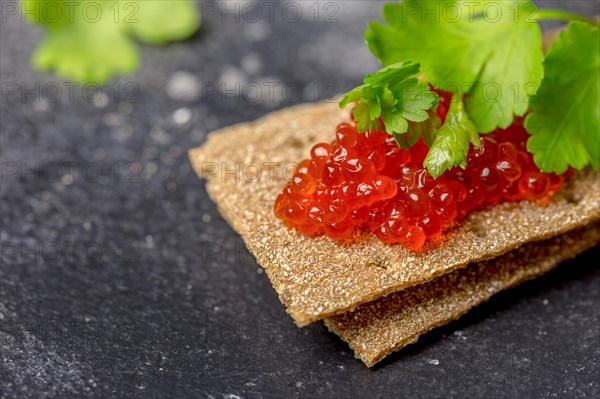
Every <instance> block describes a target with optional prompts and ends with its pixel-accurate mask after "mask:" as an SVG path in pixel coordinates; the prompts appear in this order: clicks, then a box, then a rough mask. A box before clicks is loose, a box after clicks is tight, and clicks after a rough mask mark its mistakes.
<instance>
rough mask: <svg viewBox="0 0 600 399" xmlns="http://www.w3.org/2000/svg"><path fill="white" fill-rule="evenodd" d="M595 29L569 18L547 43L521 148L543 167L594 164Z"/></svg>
mask: <svg viewBox="0 0 600 399" xmlns="http://www.w3.org/2000/svg"><path fill="white" fill-rule="evenodd" d="M599 48H600V28H598V27H593V26H591V25H589V24H586V23H583V22H571V23H570V25H569V27H568V29H567V30H565V31H563V32H561V33H560V35H559V37H558V39H557V40H556V41H555V42H554V43H553V44H552V45H551V46H550V49H549V50H548V54H547V56H546V59H545V60H544V67H545V69H546V75H545V77H544V80H543V81H542V84H541V86H540V88H539V90H538V92H537V93H536V95H535V97H534V98H533V99H532V101H531V108H532V113H531V114H529V116H528V117H527V119H526V122H525V125H526V128H527V131H528V132H529V133H530V134H531V138H530V139H529V141H528V143H527V149H528V150H529V151H531V152H532V153H533V154H534V155H533V158H534V161H535V163H536V164H537V166H538V167H539V168H540V169H541V170H542V171H544V172H556V173H562V172H564V171H565V170H566V169H567V167H568V166H569V165H570V166H573V167H574V168H576V169H582V168H583V167H584V166H586V165H588V164H589V163H591V164H592V166H594V167H596V168H597V167H599V166H600V126H599V125H598V121H599V120H600V102H599V98H600V97H599V91H600V53H599V52H598V49H599Z"/></svg>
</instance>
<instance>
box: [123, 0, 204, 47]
mask: <svg viewBox="0 0 600 399" xmlns="http://www.w3.org/2000/svg"><path fill="white" fill-rule="evenodd" d="M128 1H129V0H128ZM137 3H138V4H139V12H138V13H137V15H136V16H135V19H137V20H138V21H139V22H137V23H132V24H129V27H130V31H131V32H133V34H134V35H135V36H136V37H137V38H138V39H140V40H142V41H144V42H146V43H150V44H166V43H168V42H172V41H175V40H184V39H187V38H189V37H190V36H192V35H193V34H194V33H195V32H196V30H198V26H200V16H199V14H198V11H197V10H196V7H195V6H194V4H193V3H192V2H191V1H189V0H183V1H182V0H175V1H174V0H168V1H165V0H163V1H157V0H137Z"/></svg>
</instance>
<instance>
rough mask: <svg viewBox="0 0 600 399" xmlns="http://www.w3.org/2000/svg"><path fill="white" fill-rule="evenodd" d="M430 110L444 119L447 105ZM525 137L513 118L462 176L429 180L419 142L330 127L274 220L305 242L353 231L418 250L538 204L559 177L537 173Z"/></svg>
mask: <svg viewBox="0 0 600 399" xmlns="http://www.w3.org/2000/svg"><path fill="white" fill-rule="evenodd" d="M441 99H442V101H441V102H440V106H439V107H438V114H439V116H440V117H441V118H442V119H444V118H445V116H446V115H445V113H446V112H447V106H446V104H445V102H446V101H444V100H447V99H446V98H444V97H442V98H441ZM528 137H529V136H528V133H527V132H526V131H525V128H524V127H523V125H522V120H521V119H519V118H517V119H515V122H514V123H513V125H512V126H510V127H509V128H508V129H497V130H496V131H494V132H492V133H489V134H485V135H482V136H481V146H479V147H474V146H471V148H470V149H469V153H468V159H467V165H468V167H467V169H461V168H452V169H450V170H448V171H446V172H445V173H444V174H443V175H442V176H440V177H439V178H437V179H434V178H433V177H432V176H431V175H430V174H429V173H428V172H427V170H426V169H425V168H424V167H423V160H424V159H425V156H426V154H427V151H428V147H427V146H426V145H425V143H424V142H423V141H422V140H420V141H419V142H417V144H415V145H414V146H412V147H411V148H410V150H406V149H402V148H399V147H398V145H397V144H396V142H395V141H394V138H393V137H392V136H390V135H388V134H387V133H385V132H383V131H368V132H366V133H359V132H358V131H357V129H356V126H355V125H354V124H351V123H342V124H340V125H339V126H338V127H337V131H336V140H335V141H334V142H333V143H331V144H327V143H319V144H316V145H315V146H314V147H313V148H312V150H311V159H310V160H305V161H303V162H301V163H300V164H299V165H298V167H297V168H296V172H295V174H294V177H293V178H292V180H291V181H290V182H289V183H288V184H287V185H286V187H285V188H284V190H283V192H282V193H281V194H280V195H279V196H278V197H277V200H276V202H275V215H276V216H277V217H278V218H280V219H282V220H283V221H284V222H285V224H286V225H288V226H290V227H294V228H296V229H298V230H300V231H301V232H303V233H305V234H308V235H310V236H318V235H323V234H325V235H327V236H328V237H330V238H332V239H335V240H343V239H346V238H349V237H350V236H352V235H353V234H354V233H355V232H356V231H358V230H367V231H371V232H373V233H374V234H375V235H376V236H377V237H378V238H379V239H380V240H381V241H383V242H385V243H388V244H396V243H400V244H402V245H404V246H405V247H406V248H408V249H410V250H418V249H419V248H421V247H422V246H423V245H424V244H425V242H426V241H427V240H430V239H434V238H437V237H440V236H441V235H442V234H443V232H444V231H446V230H448V229H449V228H451V227H453V226H455V225H456V224H457V223H458V222H460V221H461V220H463V219H464V218H465V217H466V216H467V215H468V214H469V213H470V212H472V211H475V210H478V209H482V208H485V207H486V206H489V205H495V204H498V203H500V202H505V201H520V200H529V201H536V202H538V203H546V202H548V201H549V200H550V198H551V197H552V195H553V194H554V193H555V192H556V191H557V190H558V189H559V188H560V187H561V185H562V183H563V181H564V177H565V175H564V174H563V175H556V174H548V173H543V172H541V171H540V170H539V169H538V168H537V166H536V165H535V164H534V162H533V157H532V155H531V154H530V153H528V152H527V149H526V142H527V139H528Z"/></svg>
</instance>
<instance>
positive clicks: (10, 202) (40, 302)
mask: <svg viewBox="0 0 600 399" xmlns="http://www.w3.org/2000/svg"><path fill="white" fill-rule="evenodd" d="M8 3H10V2H4V1H3V2H2V6H3V7H4V6H6V4H8ZM288 3H289V2H288ZM288 3H275V7H279V8H275V10H276V13H275V17H274V21H269V15H268V13H267V12H268V9H267V7H268V6H265V5H264V4H263V5H262V6H261V9H262V11H263V12H264V14H263V15H262V17H260V18H258V19H257V18H256V14H252V13H251V12H252V10H251V9H250V8H245V9H244V7H246V4H248V3H247V2H241V3H236V2H228V5H227V6H226V5H225V4H224V3H205V4H204V6H203V7H204V9H205V12H206V13H207V14H211V15H207V16H206V21H205V24H204V26H203V28H202V31H201V32H200V34H198V35H197V36H196V37H194V38H193V39H192V40H190V41H187V42H185V43H176V44H172V45H169V46H168V47H164V48H153V47H143V50H142V53H143V58H144V64H143V67H142V69H141V70H140V71H139V72H138V73H137V74H135V75H134V76H130V77H125V78H120V79H119V80H117V83H116V84H117V85H118V86H115V85H110V86H107V87H105V88H103V89H102V92H103V93H104V96H102V97H101V98H100V99H98V100H96V101H89V100H86V99H85V97H84V96H83V95H82V92H81V90H80V89H78V90H75V91H74V96H73V97H72V98H69V96H68V92H67V89H68V87H67V86H66V85H65V83H64V82H63V81H62V80H58V79H57V78H56V77H54V76H53V75H51V74H40V73H36V72H33V71H31V69H30V68H29V66H28V57H29V54H30V53H31V51H32V50H33V48H34V47H35V44H36V43H37V42H38V41H39V40H40V39H41V38H42V36H43V33H42V31H41V30H40V29H39V28H37V27H33V26H30V25H26V24H23V23H21V22H20V21H19V19H18V18H15V17H13V16H8V17H7V18H6V20H3V21H2V32H1V33H2V34H1V38H0V46H1V53H0V54H1V57H0V68H1V75H2V95H3V97H2V103H1V105H2V110H1V111H2V112H1V118H0V130H1V140H2V141H1V145H0V157H1V165H2V175H1V179H2V180H1V212H0V221H1V228H0V238H1V240H2V264H1V269H0V270H1V275H0V277H1V279H0V288H1V301H0V347H1V351H2V364H1V365H0V383H1V386H0V390H1V393H0V396H1V397H3V398H20V397H24V398H35V397H83V396H91V397H140V398H153V397H207V398H230V399H235V398H261V397H265V398H268V397H302V398H304V397H327V398H338V397H339V398H347V397H366V398H370V397H424V398H425V397H426V398H434V397H440V398H446V397H493V398H496V397H510V398H514V397H528V398H546V397H569V398H573V397H598V396H600V388H599V382H598V375H599V371H600V370H599V366H598V365H599V364H600V338H599V335H600V333H599V327H598V326H599V325H600V314H599V310H598V309H599V307H598V306H599V297H600V286H599V282H600V272H599V271H598V270H597V269H596V268H595V267H594V264H595V262H594V259H597V258H598V256H600V252H599V250H598V248H596V249H594V250H591V251H589V252H588V253H586V254H584V255H582V256H580V257H578V258H577V259H575V260H573V261H570V262H567V263H565V264H564V265H563V266H561V267H560V268H559V269H558V270H556V271H555V272H552V273H550V274H548V275H547V276H545V277H543V278H540V279H538V280H536V281H534V282H530V283H528V284H525V285H523V286H521V287H519V288H517V289H513V290H511V291H509V292H506V293H503V294H501V295H498V296H497V297H495V298H494V299H493V300H492V301H490V302H489V303H487V304H485V305H483V306H481V307H479V308H478V309H476V310H475V311H474V312H472V313H471V314H469V315H468V316H466V317H464V318H462V319H461V320H459V321H457V322H454V323H452V324H450V325H449V326H446V327H444V328H441V329H438V330H436V331H434V332H432V333H429V334H427V335H426V336H425V337H423V338H422V339H421V340H420V341H419V342H418V343H417V344H415V345H412V346H410V347H408V348H406V349H405V350H403V351H401V352H400V353H398V354H396V355H394V356H392V357H390V358H389V359H387V360H386V361H384V362H383V363H382V364H381V365H379V366H378V367H376V368H374V369H367V368H366V367H364V365H363V364H362V363H361V362H359V361H357V360H355V359H354V358H353V355H352V352H351V351H350V350H349V349H348V348H347V346H346V345H345V344H344V343H342V342H341V341H340V340H339V339H337V338H336V337H335V336H333V335H331V334H329V333H328V332H327V331H326V330H325V328H324V327H323V326H322V325H320V324H316V325H312V326H309V327H307V328H305V329H301V330H300V329H298V328H296V327H295V325H294V324H293V323H292V321H291V319H290V318H289V317H288V316H287V315H286V313H285V311H284V309H283V306H282V305H281V304H280V303H279V301H278V299H277V296H276V294H275V292H274V290H273V289H272V288H271V286H270V283H269V281H268V279H267V278H266V276H265V275H264V274H262V273H260V268H259V266H258V265H257V263H256V262H255V260H254V259H253V257H252V256H251V255H250V254H249V253H248V251H247V250H246V249H245V248H244V246H243V243H242V241H241V239H240V238H239V237H238V236H237V235H236V234H235V233H234V232H233V230H232V229H231V228H230V227H229V226H228V225H227V224H226V223H225V221H224V220H223V219H222V218H221V217H220V216H219V214H218V212H217V210H216V207H215V205H214V204H213V203H212V202H211V201H210V200H209V198H208V196H207V194H206V191H205V189H204V185H203V183H202V182H201V181H199V180H198V179H197V178H196V176H195V175H194V174H193V172H192V170H191V167H190V164H189V162H188V160H187V158H186V154H185V151H186V150H187V149H188V148H190V147H193V146H197V145H199V144H200V143H202V142H203V140H204V139H205V135H206V133H207V131H209V130H212V129H214V128H218V127H222V126H226V125H229V124H232V123H235V122H240V121H245V120H250V119H254V118H257V117H259V116H261V115H264V114H265V113H267V112H269V111H270V110H272V109H276V108H282V107H285V106H287V105H291V104H293V103H299V102H310V101H314V100H315V99H316V98H323V97H326V96H328V95H330V94H332V92H333V91H336V92H343V91H345V90H348V89H349V88H351V87H352V86H353V85H356V84H357V83H358V82H359V81H360V79H361V78H362V76H363V75H364V74H365V73H366V72H370V71H373V70H375V69H376V67H377V63H376V62H375V61H374V59H373V58H372V57H371V56H370V55H369V53H368V51H367V50H366V47H365V46H364V45H363V44H362V31H363V29H364V27H365V24H366V21H367V20H368V19H370V18H376V17H377V16H378V15H379V12H380V8H381V3H377V2H369V3H367V2H366V1H365V2H363V1H360V2H359V1H348V2H340V3H325V2H322V3H318V4H317V5H316V6H314V5H313V3H312V2H304V3H302V4H303V8H302V11H303V14H304V17H303V18H302V19H301V20H299V21H297V22H292V20H293V19H294V18H295V17H294V14H293V11H294V10H295V8H289V7H294V6H289V7H288V9H287V11H288V12H289V13H288V14H287V18H283V17H282V14H281V10H283V7H285V6H286V4H288ZM557 3H559V5H563V6H565V4H564V3H569V4H567V5H566V7H569V8H570V9H574V10H578V11H580V12H584V13H586V14H588V15H592V14H596V13H598V3H597V2H595V1H584V2H557ZM560 3H563V4H560ZM236 4H237V6H236ZM254 4H257V3H254ZM258 4H259V6H260V5H261V4H262V3H258ZM291 4H294V5H299V4H301V3H300V2H295V3H291ZM212 6H215V7H216V8H211V7H212ZM311 6H313V8H312V9H310V8H309V7H311ZM224 7H229V8H228V10H235V7H238V10H240V11H241V16H239V17H236V16H235V15H233V14H227V13H224V10H225V8H224ZM315 7H316V8H315ZM3 9H4V8H3ZM215 9H216V10H217V11H218V12H220V14H219V13H215V14H212V13H213V10H215ZM315 9H318V10H319V14H318V15H317V16H316V21H315V13H314V10H315ZM277 10H280V11H277ZM331 12H335V14H334V15H333V16H332V18H333V19H336V20H337V22H335V21H329V22H330V23H326V21H325V18H326V17H327V16H328V15H329V14H330V13H331ZM3 15H4V14H3ZM236 19H237V20H236ZM178 72H185V73H187V74H188V75H181V73H178ZM182 76H183V78H182ZM186 76H187V78H186ZM186 79H187V80H186ZM190 80H191V82H190ZM36 82H39V84H40V86H38V87H37V88H36V86H35V85H36ZM236 82H241V85H240V86H239V89H237V93H240V92H242V91H244V90H246V93H245V94H246V97H245V98H244V97H243V96H236V95H235V94H232V93H233V92H230V94H228V95H227V96H225V97H223V96H222V95H221V94H215V93H214V92H213V91H214V90H213V88H214V87H215V85H220V84H221V83H225V87H224V88H225V89H228V90H230V91H231V90H234V91H236V87H235V83H236ZM252 82H256V83H257V85H254V86H253V87H254V89H256V87H259V88H260V90H261V91H262V92H261V93H259V94H261V98H260V100H258V99H256V97H257V92H256V91H254V92H251V91H250V90H252V87H251V86H252ZM270 82H277V83H279V84H280V86H274V84H275V83H270ZM7 83H9V84H12V83H16V84H18V85H20V86H19V93H17V95H9V94H8V86H7V85H6V84H7ZM194 83H195V84H197V86H199V90H198V91H197V92H194V90H191V89H193V84H194ZM49 84H56V85H58V86H59V87H61V88H62V90H63V91H62V96H61V98H60V100H58V101H56V102H51V101H49V99H50V97H51V96H52V94H48V93H49V91H48V90H51V89H52V88H51V87H50V86H47V85H49ZM177 84H179V85H180V86H183V89H185V90H183V92H182V90H179V91H178V90H174V89H173V87H174V86H177ZM21 85H23V86H21ZM127 85H129V86H127ZM232 85H233V86H232ZM12 87H14V86H12ZM269 87H273V88H274V89H273V90H274V92H272V93H271V94H273V95H272V96H271V98H269ZM277 87H286V88H288V90H289V91H288V94H287V97H286V96H285V95H281V90H279V91H277V90H278V89H277ZM298 87H300V88H301V89H302V94H301V95H300V96H298V91H297V90H296V89H297V88H298ZM23 88H25V89H29V90H33V91H34V93H33V94H32V93H29V94H26V93H24V92H23ZM44 88H46V92H44V90H45V89H44ZM316 88H318V90H315V89H316ZM134 89H135V93H134V94H133V95H132V97H130V98H129V99H126V98H125V97H126V96H127V95H129V94H131V93H132V92H133V91H132V90H134ZM186 90H187V91H186ZM91 93H92V94H91V95H94V90H92V91H91ZM115 93H119V95H120V96H119V98H115ZM168 93H171V94H170V95H169V94H168ZM182 93H183V94H182ZM185 93H187V99H186V98H184V97H185ZM182 96H183V97H182ZM188 118H189V121H187V122H186V120H187V119H188Z"/></svg>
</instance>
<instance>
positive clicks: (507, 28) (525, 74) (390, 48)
mask: <svg viewBox="0 0 600 399" xmlns="http://www.w3.org/2000/svg"><path fill="white" fill-rule="evenodd" d="M433 7H436V10H438V11H437V12H432V11H431V9H432V8H433ZM440 8H443V9H446V10H450V11H448V12H451V11H452V10H456V9H459V10H460V14H458V13H457V14H456V15H446V16H444V17H443V18H441V19H439V14H440V12H441V11H440ZM535 10H536V9H535V6H534V5H533V4H532V3H531V1H530V0H515V1H500V2H498V1H494V0H482V1H478V2H472V1H455V0H437V1H423V0H404V1H403V2H402V3H401V4H399V3H389V4H386V5H385V6H384V9H383V17H384V19H385V20H386V21H387V24H383V23H380V22H376V21H371V23H370V25H369V26H370V29H369V30H368V31H367V32H366V34H365V37H366V40H367V44H368V45H369V49H370V50H371V52H372V53H373V54H374V55H375V56H376V57H377V58H379V60H380V61H381V62H382V63H383V65H390V64H393V63H396V62H398V61H400V60H409V59H410V60H418V61H419V62H420V63H421V64H422V66H423V70H424V72H425V75H426V79H427V80H428V81H430V82H432V83H433V84H434V86H436V87H438V88H440V89H442V90H447V91H452V92H454V93H458V94H465V93H468V94H469V96H468V99H466V101H465V107H466V110H467V112H468V114H469V116H470V117H471V120H472V121H473V123H474V124H475V126H476V127H477V129H478V130H479V131H480V132H482V133H487V132H490V131H492V130H494V129H495V128H496V127H498V126H500V127H503V128H505V127H508V126H509V125H510V124H511V123H512V120H513V116H514V115H524V114H525V112H526V111H527V109H528V106H529V104H528V102H527V100H528V96H527V94H528V93H527V92H526V91H527V90H526V88H527V87H528V86H529V85H535V86H537V85H538V84H539V82H540V81H541V79H542V75H543V69H542V58H543V56H542V41H541V30H540V28H539V25H538V24H537V23H536V21H535V20H528V18H529V16H530V15H531V14H532V11H535ZM454 17H456V18H454ZM436 18H438V19H437V20H436ZM498 89H499V90H498ZM496 94H498V95H497V96H496ZM486 95H489V96H490V97H492V98H486ZM515 97H516V100H515Z"/></svg>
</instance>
